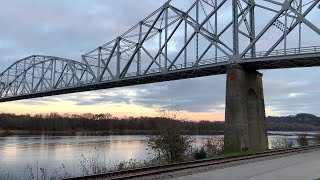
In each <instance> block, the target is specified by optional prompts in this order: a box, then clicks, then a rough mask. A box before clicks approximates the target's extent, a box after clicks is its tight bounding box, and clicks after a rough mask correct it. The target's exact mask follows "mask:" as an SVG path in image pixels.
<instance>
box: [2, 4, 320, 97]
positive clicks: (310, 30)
mask: <svg viewBox="0 0 320 180" xmlns="http://www.w3.org/2000/svg"><path fill="white" fill-rule="evenodd" d="M180 5H181V1H180V4H179V1H174V0H172V1H171V0H169V1H167V2H166V3H165V4H164V5H163V6H161V7H160V8H158V9H157V10H156V11H154V12H153V13H151V14H150V15H149V16H147V17H146V18H144V19H143V20H141V21H140V22H139V23H137V24H136V25H135V26H133V27H132V28H130V29H129V30H128V31H126V32H125V33H123V34H122V35H120V36H119V37H117V38H115V39H114V40H112V41H110V42H108V43H106V44H104V45H102V46H99V47H98V48H96V49H94V50H92V51H90V52H88V53H86V54H84V55H82V58H81V62H77V61H71V60H70V61H69V60H65V59H62V58H55V57H45V56H32V57H28V58H25V59H23V60H20V61H18V62H16V63H15V64H14V65H12V66H11V67H10V68H8V69H7V70H6V71H4V72H3V73H1V76H0V78H1V79H0V80H1V81H0V90H1V91H0V101H8V100H16V99H24V98H30V97H38V96H48V95H54V94H64V93H70V92H78V91H88V90H94V89H105V88H113V87H122V86H129V85H135V84H145V83H153V82H160V81H170V80H176V79H184V78H192V77H200V76H207V75H216V74H223V73H225V69H226V66H228V65H230V64H241V65H242V66H244V67H246V68H251V69H255V70H257V69H275V68H291V67H310V66H319V65H320V64H319V57H320V46H319V45H320V30H319V26H320V23H319V21H317V19H314V17H315V14H319V12H320V10H319V9H318V8H317V5H319V0H280V1H274V0H192V1H188V2H185V4H183V7H180ZM311 15H313V16H311ZM310 36H312V37H311V38H310ZM304 41H307V43H306V42H304ZM38 58H40V59H41V60H37V59H38ZM31 59H34V60H31ZM57 62H58V64H59V63H60V64H59V65H55V64H54V63H57ZM60 65H61V68H60V70H59V72H58V71H56V70H54V68H57V67H60ZM75 66H76V67H75ZM64 67H65V68H64ZM19 68H20V69H19ZM34 72H35V73H38V74H36V75H35V74H34ZM50 73H51V74H54V75H51V76H49V74H50ZM58 74H59V75H60V76H59V77H58ZM2 79H3V80H2Z"/></svg>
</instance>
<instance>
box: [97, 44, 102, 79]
mask: <svg viewBox="0 0 320 180" xmlns="http://www.w3.org/2000/svg"><path fill="white" fill-rule="evenodd" d="M101 49H102V47H101V46H100V47H98V69H97V77H100V71H101ZM96 81H99V79H98V78H97V79H96Z"/></svg>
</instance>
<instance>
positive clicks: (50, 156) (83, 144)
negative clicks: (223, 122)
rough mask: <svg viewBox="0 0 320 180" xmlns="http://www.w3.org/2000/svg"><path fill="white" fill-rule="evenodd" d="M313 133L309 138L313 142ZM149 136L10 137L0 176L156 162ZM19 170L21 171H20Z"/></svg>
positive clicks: (0, 149)
mask: <svg viewBox="0 0 320 180" xmlns="http://www.w3.org/2000/svg"><path fill="white" fill-rule="evenodd" d="M298 134H299V133H293V132H271V133H270V135H269V144H270V142H272V140H274V139H276V138H278V137H284V136H286V137H288V138H291V139H293V140H295V139H297V137H298ZM312 134H313V133H309V135H308V138H312V136H311V135H312ZM212 137H223V136H193V138H195V140H196V142H197V144H198V145H200V144H201V143H203V142H204V141H205V139H207V138H212ZM146 140H147V136H139V135H122V136H121V135H111V136H52V135H9V136H8V135H6V136H2V137H0V164H1V165H0V176H1V172H3V169H5V168H4V166H3V163H5V167H6V168H7V169H9V170H12V173H14V174H15V177H21V176H23V170H24V169H25V167H26V165H27V164H33V165H35V164H38V165H42V166H46V167H47V168H48V174H52V173H53V172H54V170H55V169H56V168H58V167H60V166H61V164H62V163H63V164H64V165H65V166H66V168H67V169H68V170H69V171H70V172H73V173H75V174H79V175H81V172H80V169H79V167H80V159H81V155H83V156H85V157H88V156H91V155H92V154H93V153H99V156H100V157H101V158H104V161H105V162H108V163H110V164H111V165H112V164H115V163H117V162H119V161H128V160H130V159H136V160H138V161H140V160H147V159H150V158H152V154H150V153H149V152H148V151H147V150H146ZM16 170H19V171H16ZM0 179H1V178H0Z"/></svg>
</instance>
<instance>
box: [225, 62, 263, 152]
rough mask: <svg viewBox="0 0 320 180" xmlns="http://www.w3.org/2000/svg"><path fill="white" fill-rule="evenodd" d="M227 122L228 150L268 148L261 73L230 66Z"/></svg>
mask: <svg viewBox="0 0 320 180" xmlns="http://www.w3.org/2000/svg"><path fill="white" fill-rule="evenodd" d="M225 124H226V127H225V134H224V136H225V137H224V143H225V150H226V151H241V150H243V149H247V148H248V149H267V148H268V139H267V131H266V127H265V106H264V96H263V85H262V74H261V73H259V72H257V71H246V70H245V69H243V68H242V67H241V66H239V65H234V66H231V67H229V68H228V70H227V88H226V110H225Z"/></svg>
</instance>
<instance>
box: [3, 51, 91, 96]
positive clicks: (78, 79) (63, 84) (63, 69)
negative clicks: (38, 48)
mask: <svg viewBox="0 0 320 180" xmlns="http://www.w3.org/2000/svg"><path fill="white" fill-rule="evenodd" d="M93 77H94V76H93V74H91V72H90V71H88V70H87V66H86V65H85V64H82V63H80V62H78V61H74V60H69V59H64V58H59V57H54V56H42V55H33V56H30V57H27V58H24V59H21V60H19V61H17V62H15V63H14V64H12V65H11V66H10V67H9V68H7V69H6V70H5V71H4V72H2V73H1V74H0V84H1V86H0V95H1V97H15V96H21V95H25V94H36V93H39V92H46V91H50V90H57V89H64V88H68V87H74V86H79V85H82V84H88V83H91V82H92V81H93Z"/></svg>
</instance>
